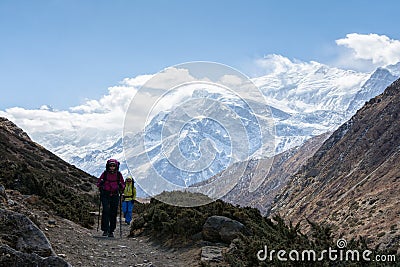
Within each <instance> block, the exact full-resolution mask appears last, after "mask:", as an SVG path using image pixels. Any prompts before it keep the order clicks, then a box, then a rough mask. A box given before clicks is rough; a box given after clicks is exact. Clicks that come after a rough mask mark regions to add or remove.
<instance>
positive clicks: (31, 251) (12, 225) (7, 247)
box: [0, 209, 70, 266]
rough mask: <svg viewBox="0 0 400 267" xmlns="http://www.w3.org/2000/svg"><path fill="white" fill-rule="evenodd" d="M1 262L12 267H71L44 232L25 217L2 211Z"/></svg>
mask: <svg viewBox="0 0 400 267" xmlns="http://www.w3.org/2000/svg"><path fill="white" fill-rule="evenodd" d="M0 225H1V229H0V262H2V263H7V262H10V263H15V262H18V264H17V265H10V266H70V265H69V264H68V263H67V262H65V261H64V260H63V259H61V258H59V257H57V256H56V255H55V253H54V251H53V249H52V247H51V244H50V242H49V240H48V239H47V237H46V236H45V235H44V234H43V232H42V231H41V230H40V229H39V228H38V227H37V226H36V225H35V224H34V223H33V222H32V221H31V220H30V219H29V218H28V217H26V216H25V215H23V214H20V213H17V212H13V211H10V210H6V209H0Z"/></svg>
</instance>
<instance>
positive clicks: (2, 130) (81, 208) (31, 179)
mask: <svg viewBox="0 0 400 267" xmlns="http://www.w3.org/2000/svg"><path fill="white" fill-rule="evenodd" d="M95 181H96V179H95V177H93V176H91V175H89V174H87V173H85V172H83V171H81V170H79V169H78V168H76V167H75V166H73V165H71V164H69V163H67V162H65V161H64V160H62V159H60V158H59V157H57V156H56V155H54V154H53V153H51V152H50V151H48V150H46V149H44V148H43V147H42V146H40V145H38V144H37V143H35V142H33V141H32V140H31V139H30V138H29V136H28V135H27V134H26V133H25V132H24V131H23V130H21V129H20V128H18V127H17V126H16V125H15V124H14V123H13V122H11V121H9V120H7V119H5V118H0V184H2V185H3V186H4V187H5V188H6V189H13V190H17V191H19V192H20V193H21V194H23V195H26V196H29V197H30V198H32V199H34V201H35V202H36V203H37V205H39V206H42V207H43V208H45V209H50V210H53V211H54V212H56V213H57V214H59V215H61V216H64V217H66V218H68V219H70V220H73V221H75V222H77V223H81V224H82V225H86V226H89V225H91V224H93V220H92V219H91V218H90V217H89V216H88V215H87V214H88V210H92V209H95V208H94V207H96V204H95V203H96V200H95V192H97V190H95Z"/></svg>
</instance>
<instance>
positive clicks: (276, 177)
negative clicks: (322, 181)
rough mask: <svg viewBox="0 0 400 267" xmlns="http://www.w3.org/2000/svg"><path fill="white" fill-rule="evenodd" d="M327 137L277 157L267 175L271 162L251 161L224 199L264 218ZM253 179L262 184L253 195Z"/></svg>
mask: <svg viewBox="0 0 400 267" xmlns="http://www.w3.org/2000/svg"><path fill="white" fill-rule="evenodd" d="M328 137H329V133H325V134H322V135H319V136H315V137H313V138H311V139H310V140H308V141H307V142H305V143H304V144H303V145H302V146H300V147H295V148H292V149H290V150H288V151H285V152H283V153H280V154H278V155H276V156H275V157H274V159H273V162H272V165H271V168H270V170H269V172H268V173H266V171H265V165H266V164H268V159H265V160H252V161H250V162H249V163H248V165H247V168H246V171H245V173H244V175H243V176H242V177H241V178H240V180H239V182H238V183H237V185H236V186H235V187H234V188H233V189H232V190H231V191H230V192H229V193H228V194H227V195H225V196H224V197H223V198H222V199H223V200H224V201H227V202H230V203H234V204H238V205H240V206H242V207H247V206H251V207H253V208H257V209H259V210H260V211H261V213H262V214H266V213H267V211H268V210H269V209H270V207H271V203H272V202H273V200H274V198H275V196H276V195H277V194H278V193H279V191H280V189H282V188H283V187H284V186H285V185H286V184H287V183H288V181H289V179H290V178H291V177H292V176H293V175H294V174H295V173H297V171H298V170H299V169H300V167H301V166H302V165H303V164H305V163H306V161H307V159H308V158H310V157H311V156H312V155H313V154H314V153H315V151H316V150H317V149H318V148H319V147H320V146H321V145H322V143H323V142H324V141H325V140H326V139H327V138H328ZM251 179H256V180H260V179H261V180H262V181H263V182H262V184H261V185H260V186H259V187H258V188H257V189H256V190H255V191H253V192H251V191H250V190H249V188H250V180H251Z"/></svg>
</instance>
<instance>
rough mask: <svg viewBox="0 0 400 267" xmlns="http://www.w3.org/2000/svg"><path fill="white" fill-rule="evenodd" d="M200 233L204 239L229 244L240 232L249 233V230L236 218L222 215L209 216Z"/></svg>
mask: <svg viewBox="0 0 400 267" xmlns="http://www.w3.org/2000/svg"><path fill="white" fill-rule="evenodd" d="M202 234H203V239H204V240H206V241H210V242H215V243H218V242H223V243H227V244H230V243H231V242H232V240H233V239H235V238H237V237H238V236H239V235H240V234H244V235H249V234H250V231H249V230H248V229H247V228H246V227H245V226H244V225H243V224H242V223H240V222H238V221H236V220H232V219H230V218H227V217H224V216H211V217H209V218H208V219H207V220H206V222H205V223H204V225H203V231H202Z"/></svg>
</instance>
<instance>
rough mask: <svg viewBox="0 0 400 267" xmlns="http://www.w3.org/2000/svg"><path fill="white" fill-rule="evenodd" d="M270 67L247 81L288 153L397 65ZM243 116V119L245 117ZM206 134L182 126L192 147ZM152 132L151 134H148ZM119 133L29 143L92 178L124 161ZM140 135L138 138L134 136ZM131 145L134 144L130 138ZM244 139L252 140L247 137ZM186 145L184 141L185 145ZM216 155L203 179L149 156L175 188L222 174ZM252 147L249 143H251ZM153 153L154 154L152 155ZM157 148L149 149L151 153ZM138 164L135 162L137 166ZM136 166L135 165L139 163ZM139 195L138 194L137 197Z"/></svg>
mask: <svg viewBox="0 0 400 267" xmlns="http://www.w3.org/2000/svg"><path fill="white" fill-rule="evenodd" d="M270 60H271V61H273V62H274V66H276V67H275V68H274V69H273V70H272V71H271V72H270V73H268V74H266V75H264V76H261V77H257V78H254V79H252V81H253V82H254V84H255V85H256V86H257V87H258V88H260V90H261V91H262V93H263V95H264V96H265V101H266V102H267V104H268V105H269V108H270V110H271V112H272V116H273V120H274V123H275V133H276V134H275V152H274V154H276V155H278V154H279V153H282V152H286V151H289V150H290V149H293V148H296V147H299V146H300V145H302V144H304V143H305V142H306V140H308V139H310V138H312V137H315V136H319V135H321V134H324V133H327V132H332V131H334V130H335V129H337V128H338V127H339V126H340V125H341V124H342V123H344V122H345V121H347V120H348V119H349V118H350V117H351V116H352V115H353V114H354V113H355V111H357V109H359V108H361V107H362V105H363V104H364V103H365V102H366V101H368V100H369V99H370V98H372V97H374V96H376V95H378V94H380V93H382V92H383V90H384V89H385V88H386V87H387V86H388V85H389V84H390V83H392V82H393V81H394V80H395V79H396V78H397V77H399V76H400V63H398V64H396V65H391V66H386V67H381V68H378V69H376V70H375V71H374V72H371V73H360V72H355V71H350V70H342V69H338V68H332V67H329V66H327V65H323V64H320V63H318V62H308V63H306V62H292V61H290V60H289V59H287V58H284V57H282V56H278V55H273V56H271V58H270ZM204 95H205V96H204V97H205V98H212V97H214V98H215V97H216V96H215V95H214V94H211V93H209V92H205V93H204ZM239 115H240V116H242V117H241V119H243V120H248V119H249V118H248V114H247V115H246V114H244V115H243V113H242V114H239ZM246 116H247V117H246ZM163 119H165V114H164V115H162V114H159V116H156V118H155V119H153V120H152V121H151V123H150V125H148V127H147V129H150V130H149V131H147V133H146V136H156V135H159V133H158V132H157V131H159V129H160V127H158V124H159V123H160V122H162V121H163ZM199 127H200V128H201V129H202V130H201V131H200V132H201V133H206V135H207V138H210V139H212V140H213V141H214V142H219V141H218V140H221V138H220V132H221V131H220V129H217V128H218V127H219V126H218V125H212V124H210V123H209V121H208V122H207V121H203V122H201V123H199V122H197V125H196V124H193V125H191V126H189V127H188V129H189V128H190V129H191V130H192V132H191V133H189V134H188V135H187V138H186V139H184V140H186V141H188V143H190V142H194V143H196V142H197V144H196V145H195V146H194V147H195V148H198V142H199V141H201V140H202V139H203V138H204V136H202V137H201V138H199V136H196V135H195V134H193V133H194V132H199ZM151 131H153V132H151ZM121 132H122V126H121V129H120V131H118V129H116V131H115V132H112V133H110V132H108V133H104V134H102V133H101V132H99V131H96V132H95V133H85V134H84V135H83V136H82V135H79V134H77V132H65V133H63V132H46V133H41V134H36V135H35V136H34V139H35V141H37V142H39V143H41V144H43V145H45V147H46V148H48V149H49V150H50V151H53V152H54V153H55V154H57V155H58V156H60V157H61V158H63V159H64V160H66V161H68V162H70V163H71V164H74V165H76V166H77V167H79V168H81V169H83V170H85V171H86V172H88V173H91V174H93V175H95V176H98V175H99V174H100V173H101V172H102V171H103V170H104V162H106V160H107V159H108V158H110V157H115V158H118V159H124V157H125V155H124V150H123V142H122V137H121ZM139 135H140V134H139ZM134 140H135V142H140V141H141V140H138V138H134ZM250 140H253V139H252V138H250ZM189 141H190V142H189ZM219 144H221V145H220V147H219V151H220V155H219V156H218V157H217V158H218V160H217V161H215V162H214V166H213V172H210V173H207V174H204V173H201V174H190V175H188V174H187V173H184V172H182V171H181V170H177V169H174V168H173V167H171V165H170V164H166V162H165V161H164V159H162V158H156V157H153V158H152V161H151V165H152V166H155V168H154V169H156V171H157V173H163V175H166V177H167V179H168V180H169V181H172V182H173V183H174V184H177V185H180V186H188V185H192V184H195V183H198V182H201V181H202V180H206V179H208V178H210V177H212V176H213V175H216V174H217V173H219V172H220V171H222V170H223V169H225V168H226V167H227V166H226V162H227V157H226V155H229V153H230V151H229V150H228V151H227V150H226V148H228V149H229V144H227V143H224V142H219ZM253 146H254V147H256V145H255V144H253ZM157 149H158V150H157ZM180 149H182V153H183V154H185V155H188V156H189V157H190V155H191V156H192V157H195V156H196V155H195V154H196V153H198V152H196V151H195V150H194V149H193V146H192V147H190V146H186V148H185V146H184V145H183V146H182V147H180ZM156 151H159V148H157V147H155V148H153V152H154V154H157V153H156ZM253 157H254V158H258V159H262V158H265V155H262V153H257V152H256V153H254V155H253ZM139 163H140V161H139ZM139 165H140V164H139ZM148 165H149V164H147V165H145V164H143V165H142V166H139V167H138V169H137V170H131V171H132V174H133V175H136V172H138V170H140V172H139V174H140V175H141V176H150V175H151V171H154V169H153V167H152V166H148ZM121 169H122V170H123V171H124V175H127V174H128V166H126V164H125V162H123V161H122V166H121ZM139 194H141V193H140V192H139Z"/></svg>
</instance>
